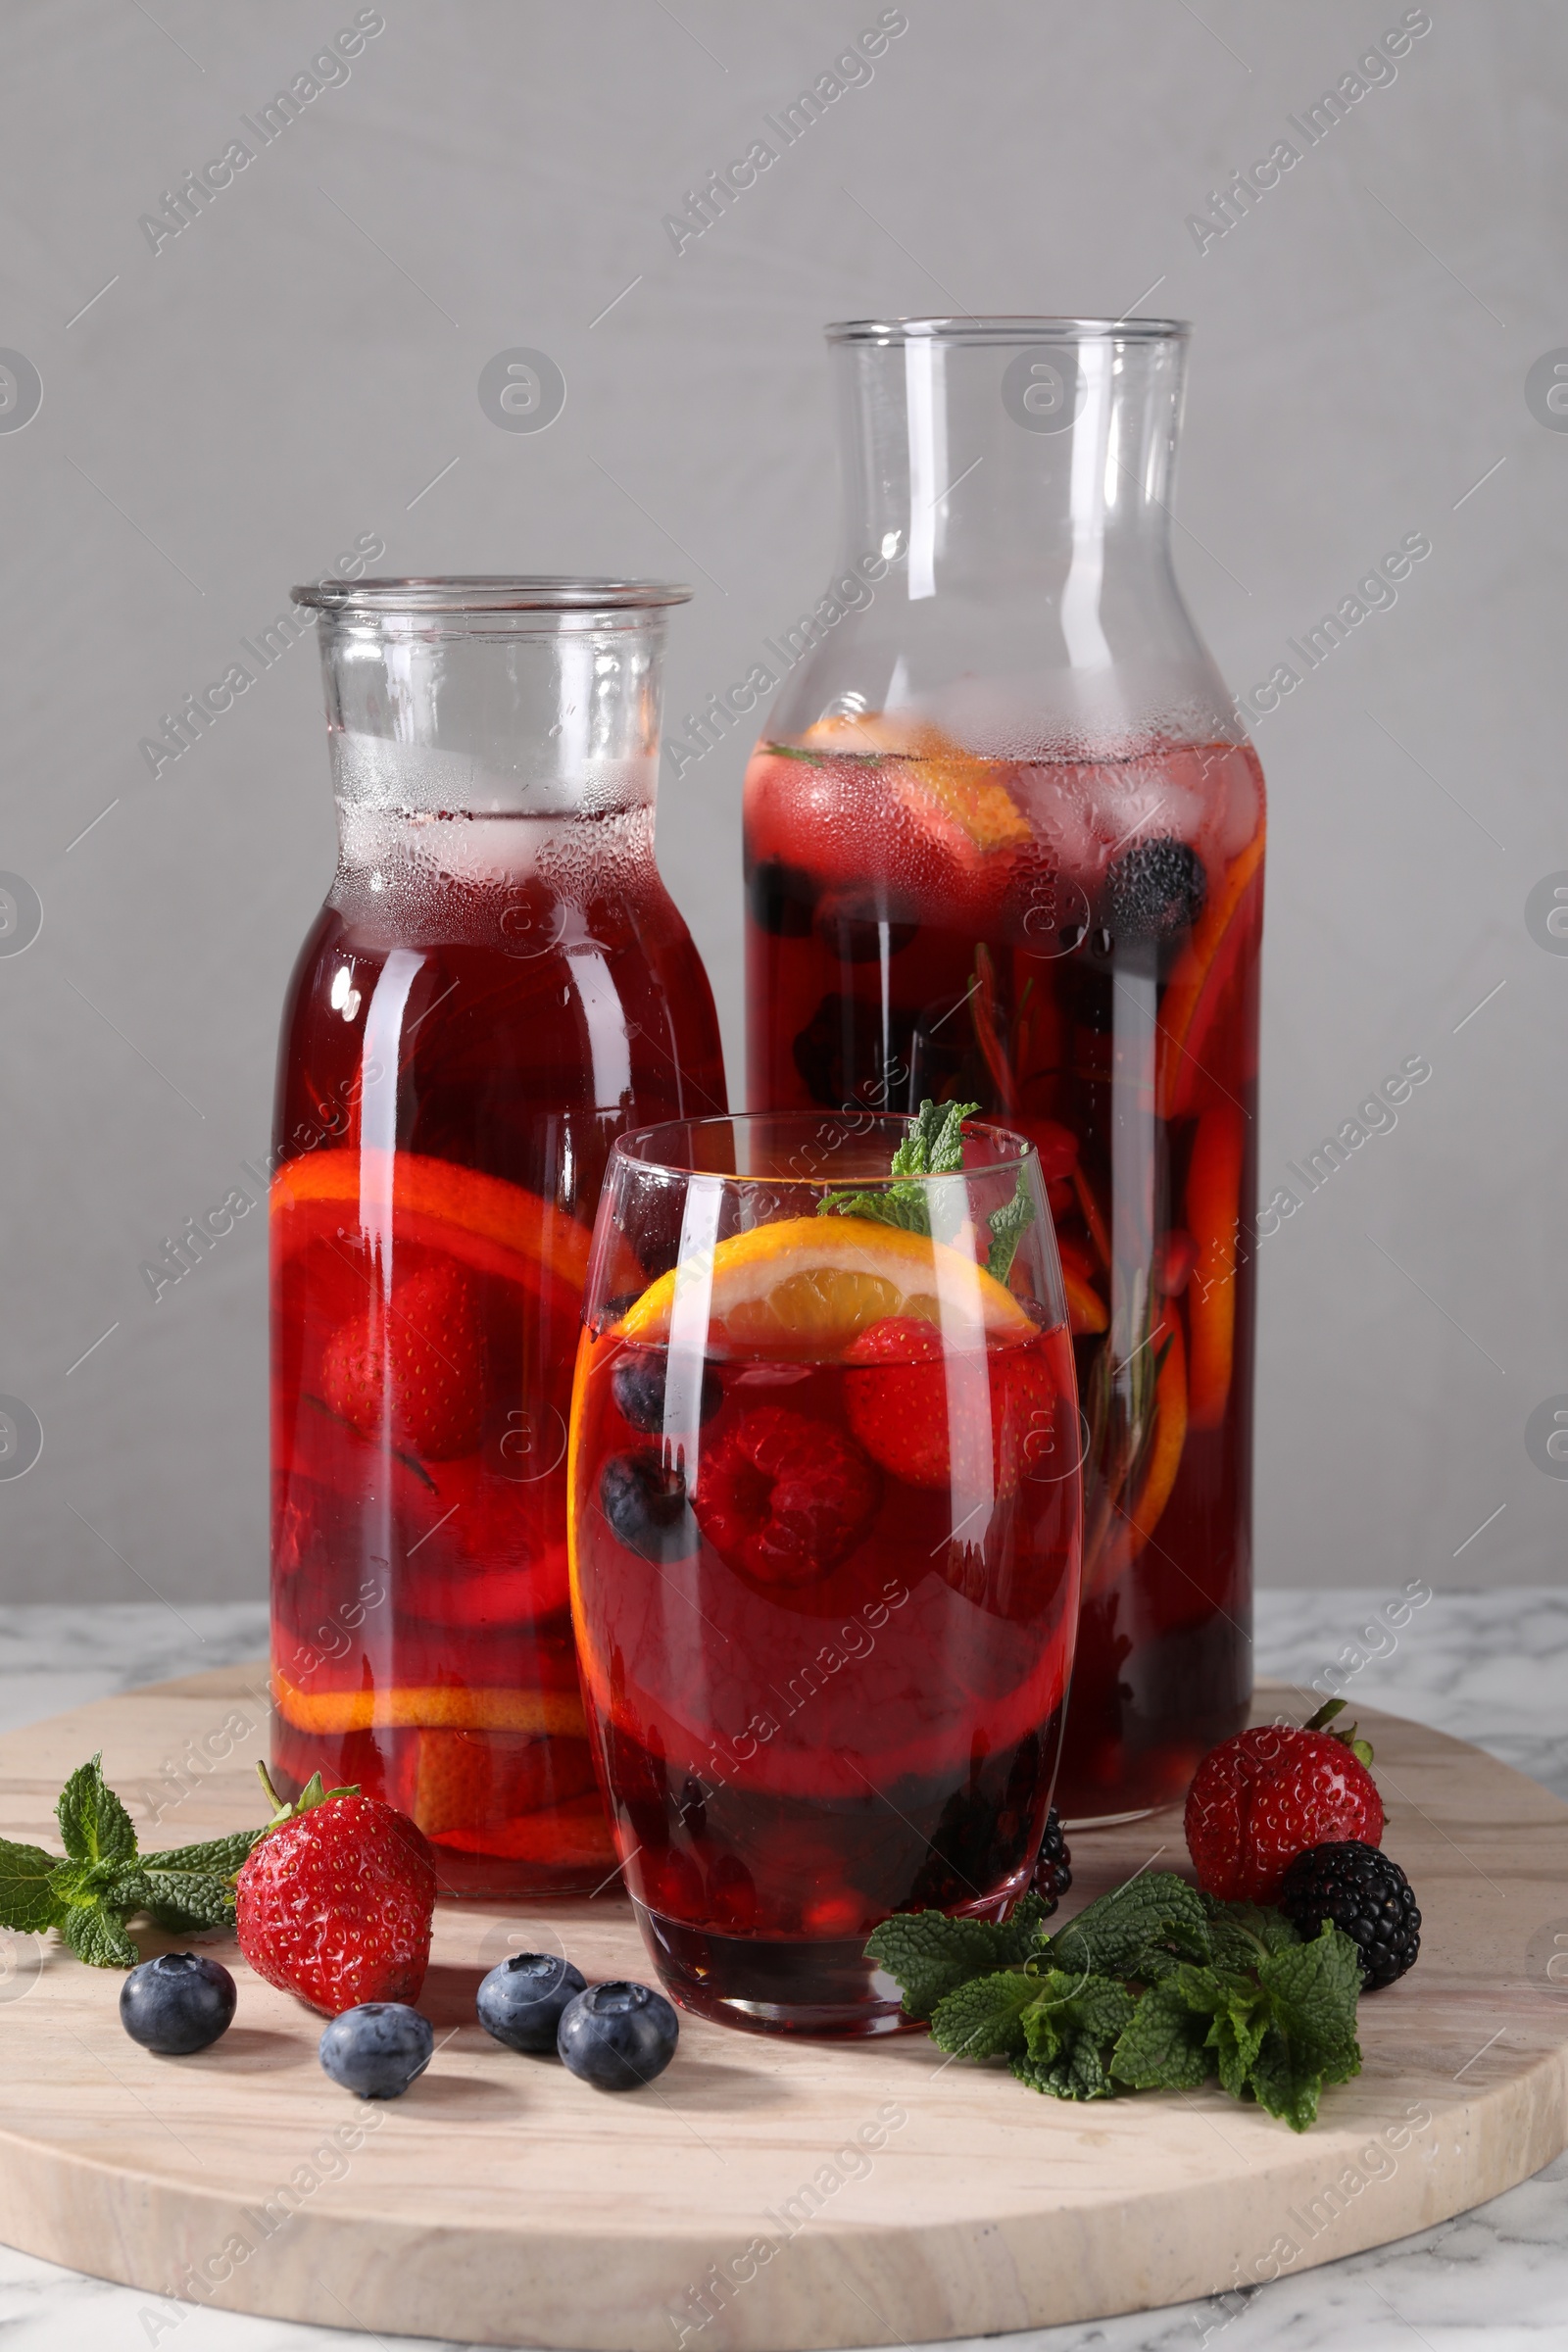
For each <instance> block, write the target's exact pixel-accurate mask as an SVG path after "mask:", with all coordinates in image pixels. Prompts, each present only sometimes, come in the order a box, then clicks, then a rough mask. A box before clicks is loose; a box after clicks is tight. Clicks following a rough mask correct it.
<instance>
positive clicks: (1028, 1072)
mask: <svg viewBox="0 0 1568 2352" xmlns="http://www.w3.org/2000/svg"><path fill="white" fill-rule="evenodd" d="M828 333H829V339H830V342H831V343H832V345H833V348H834V356H835V363H836V366H837V369H838V373H839V389H840V393H841V400H842V409H843V419H844V434H843V447H844V463H845V479H846V487H847V494H848V536H847V539H846V542H845V547H844V554H843V559H842V562H841V564H840V566H839V569H838V570H837V572H836V573H835V575H834V577H833V579H832V581H831V582H830V586H829V591H828V594H827V596H826V597H825V598H824V599H823V600H822V601H821V602H820V603H819V604H818V606H817V607H816V608H815V609H814V613H808V614H804V615H803V616H802V620H801V623H800V626H799V628H798V629H797V630H796V631H793V632H790V631H787V632H784V633H783V635H782V637H781V639H780V641H779V643H780V646H781V647H784V648H787V649H788V652H789V654H790V655H791V657H792V659H791V662H790V665H789V669H790V674H789V676H788V679H787V682H786V683H784V684H783V685H782V688H781V692H780V694H779V697H778V699H777V701H776V703H775V704H774V706H773V709H772V711H770V713H769V720H768V725H767V729H766V733H765V735H764V737H763V739H762V741H761V742H760V745H759V746H758V749H757V751H756V753H755V755H754V757H753V760H752V763H751V766H750V769H749V771H748V774H747V780H746V876H747V892H748V931H747V958H748V962H747V970H748V1004H749V1049H750V1051H749V1066H750V1101H751V1103H752V1104H753V1106H754V1107H755V1108H758V1109H778V1110H782V1109H787V1108H805V1107H807V1106H809V1105H812V1104H816V1105H820V1106H821V1107H822V1108H823V1109H824V1110H825V1111H827V1112H829V1113H832V1112H835V1111H838V1110H839V1109H840V1108H841V1107H842V1106H843V1105H845V1104H852V1103H858V1102H862V1101H875V1102H876V1103H879V1104H881V1105H884V1106H885V1107H887V1108H888V1109H890V1110H891V1109H908V1108H912V1107H913V1105H914V1104H915V1103H918V1102H919V1101H921V1100H922V1099H923V1098H924V1097H926V1096H931V1097H934V1098H936V1099H937V1100H938V1101H943V1100H947V1099H956V1098H962V1099H963V1100H965V1101H968V1102H974V1103H979V1104H980V1105H981V1109H982V1114H983V1115H984V1116H986V1117H992V1118H995V1119H997V1120H999V1121H1000V1122H1002V1123H1003V1124H1004V1125H1005V1126H1007V1127H1009V1128H1012V1129H1015V1130H1016V1131H1017V1132H1018V1133H1020V1134H1021V1135H1024V1136H1026V1137H1027V1138H1028V1139H1029V1140H1030V1141H1031V1142H1032V1143H1033V1144H1034V1146H1035V1148H1036V1150H1037V1151H1038V1152H1039V1155H1040V1160H1041V1167H1042V1172H1043V1175H1044V1177H1045V1180H1046V1186H1047V1192H1048V1196H1049V1199H1050V1202H1051V1206H1052V1209H1053V1211H1054V1216H1055V1220H1056V1228H1057V1237H1058V1242H1059V1246H1060V1254H1061V1260H1062V1265H1063V1270H1064V1274H1065V1279H1066V1293H1067V1299H1068V1303H1069V1309H1070V1314H1071V1324H1072V1332H1073V1338H1074V1342H1075V1346H1076V1352H1077V1364H1078V1378H1079V1386H1080V1391H1081V1394H1082V1397H1083V1403H1084V1408H1085V1413H1086V1418H1087V1423H1088V1430H1089V1437H1088V1450H1087V1455H1086V1460H1085V1467H1084V1507H1085V1523H1084V1559H1083V1611H1082V1617H1081V1622H1080V1627H1079V1635H1078V1651H1077V1663H1076V1666H1075V1669H1074V1676H1073V1695H1072V1707H1071V1711H1070V1714H1069V1718H1068V1724H1067V1733H1066V1741H1065V1746H1064V1751H1063V1758H1062V1771H1061V1781H1060V1786H1059V1789H1058V1795H1057V1802H1058V1805H1059V1806H1060V1809H1061V1811H1062V1812H1063V1814H1064V1815H1066V1816H1068V1817H1069V1818H1071V1819H1076V1820H1078V1821H1079V1822H1087V1821H1094V1820H1107V1819H1110V1820H1113V1819H1116V1818H1123V1817H1126V1816H1128V1815H1132V1814H1136V1813H1138V1812H1140V1811H1144V1810H1147V1809H1149V1808H1151V1807H1152V1806H1155V1805H1159V1804H1163V1803H1168V1802H1170V1801H1172V1800H1174V1799H1178V1798H1180V1797H1181V1795H1182V1794H1183V1792H1184V1791H1185V1789H1186V1787H1187V1784H1188V1782H1189V1780H1190V1779H1191V1776H1192V1772H1193V1769H1194V1767H1195V1765H1196V1763H1197V1761H1198V1759H1199V1757H1200V1756H1201V1754H1202V1753H1203V1752H1204V1751H1205V1750H1206V1749H1207V1748H1208V1747H1210V1746H1211V1745H1213V1744H1214V1742H1215V1741H1217V1740H1221V1739H1223V1738H1225V1737H1226V1736H1227V1735H1228V1734H1230V1733H1232V1732H1234V1731H1236V1730H1238V1729H1239V1728H1240V1726H1241V1725H1242V1724H1243V1723H1245V1722H1246V1720H1247V1713H1248V1702H1249V1698H1250V1691H1251V1571H1252V1559H1251V1446H1252V1328H1253V1267H1252V1264H1251V1252H1250V1247H1249V1242H1250V1225H1251V1209H1252V1203H1253V1201H1254V1200H1255V1198H1256V1191H1255V1188H1256V1125H1255V1116H1256V1105H1257V1045H1258V968H1259V956H1260V948H1261V934H1262V898H1263V844H1264V794H1263V779H1262V774H1261V771H1260V769H1259V767H1258V762H1257V758H1256V755H1255V753H1254V752H1253V750H1252V748H1251V745H1250V742H1249V740H1248V736H1247V731H1246V728H1245V725H1244V724H1243V722H1242V719H1241V716H1240V714H1239V711H1238V710H1237V707H1236V706H1235V704H1234V703H1233V701H1232V699H1231V697H1230V696H1229V695H1228V694H1227V693H1226V691H1225V689H1224V687H1223V686H1222V684H1221V683H1220V680H1219V678H1218V677H1217V675H1216V674H1215V671H1214V668H1213V665H1212V663H1211V662H1210V660H1209V658H1208V655H1207V653H1206V652H1205V651H1204V649H1203V646H1202V645H1201V641H1200V639H1199V637H1198V635H1197V632H1196V630H1195V628H1194V626H1193V623H1192V620H1191V617H1190V615H1189V613H1188V612H1187V609H1186V607H1185V605H1184V604H1183V602H1182V599H1181V595H1180V592H1179V590H1178V588H1177V585H1176V580H1175V576H1174V573H1173V570H1172V567H1171V558H1170V500H1171V497H1172V478H1171V477H1172V468H1173V464H1174V457H1175V446H1176V435H1177V429H1178V425H1179V420H1180V411H1181V393H1182V376H1183V364H1184V356H1185V341H1186V329H1185V328H1184V327H1183V326H1182V325H1181V324H1180V323H1179V322H1176V321H1172V320H1169V319H1115V320H1112V319H1101V320H1095V319H902V320H893V321H863V322H858V323H854V324H848V325H844V326H836V327H831V328H830V329H829V330H828Z"/></svg>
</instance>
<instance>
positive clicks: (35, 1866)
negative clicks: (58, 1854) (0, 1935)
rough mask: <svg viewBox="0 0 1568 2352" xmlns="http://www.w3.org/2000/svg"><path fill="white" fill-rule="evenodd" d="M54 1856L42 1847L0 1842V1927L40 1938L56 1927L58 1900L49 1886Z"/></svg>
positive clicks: (58, 1915) (6, 1841) (58, 1916)
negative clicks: (46, 1931) (47, 1929)
mask: <svg viewBox="0 0 1568 2352" xmlns="http://www.w3.org/2000/svg"><path fill="white" fill-rule="evenodd" d="M54 1867H55V1857H54V1855H53V1854H46V1853H45V1852H44V1850H43V1848H42V1847H41V1846H37V1845H14V1844H13V1843H12V1841H11V1839H10V1838H0V1927H5V1928H14V1929H15V1930H16V1931H17V1933H18V1934H19V1935H22V1936H41V1935H42V1934H43V1933H44V1931H45V1929H46V1928H52V1927H55V1926H56V1925H58V1923H59V1919H60V1911H61V1905H60V1898H59V1896H58V1895H57V1894H56V1893H55V1890H54V1888H53V1887H51V1886H50V1884H49V1874H50V1872H51V1871H52V1870H53V1869H54Z"/></svg>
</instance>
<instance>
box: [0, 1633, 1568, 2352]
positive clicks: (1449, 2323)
mask: <svg viewBox="0 0 1568 2352" xmlns="http://www.w3.org/2000/svg"><path fill="white" fill-rule="evenodd" d="M1394 1598H1395V1594H1394V1593H1392V1592H1391V1593H1389V1594H1387V1595H1385V1594H1383V1593H1379V1592H1377V1591H1375V1590H1373V1591H1368V1592H1360V1591H1358V1592H1354V1593H1350V1592H1325V1593H1264V1594H1262V1595H1261V1596H1260V1599H1259V1606H1258V1667H1259V1671H1260V1672H1263V1673H1268V1674H1277V1675H1284V1676H1286V1677H1288V1678H1289V1679H1290V1680H1292V1681H1295V1682H1299V1683H1300V1684H1301V1685H1302V1686H1303V1687H1310V1686H1311V1685H1312V1684H1313V1683H1314V1682H1315V1681H1318V1680H1319V1679H1320V1678H1323V1677H1324V1676H1325V1675H1326V1674H1327V1673H1328V1670H1329V1669H1331V1668H1333V1667H1335V1666H1336V1664H1337V1663H1338V1665H1339V1668H1340V1672H1341V1674H1342V1676H1343V1674H1344V1672H1345V1670H1346V1668H1347V1667H1348V1665H1349V1664H1350V1661H1351V1659H1352V1658H1353V1657H1354V1656H1355V1655H1356V1654H1360V1655H1362V1656H1364V1657H1366V1658H1367V1662H1366V1663H1365V1664H1364V1665H1363V1666H1361V1667H1360V1668H1359V1669H1357V1670H1355V1671H1353V1672H1352V1673H1351V1675H1350V1679H1349V1680H1348V1682H1344V1683H1343V1686H1342V1687H1343V1688H1344V1690H1345V1692H1346V1695H1347V1697H1348V1699H1349V1700H1350V1702H1351V1704H1352V1706H1353V1705H1355V1704H1357V1703H1359V1704H1364V1705H1367V1706H1374V1705H1375V1706H1382V1707H1387V1708H1388V1709H1389V1710H1390V1711H1391V1712H1392V1713H1394V1714H1398V1715H1408V1716H1412V1717H1414V1718H1415V1719H1416V1720H1417V1721H1419V1722H1423V1723H1431V1724H1434V1725H1436V1726H1438V1727H1439V1728H1440V1729H1442V1730H1444V1731H1446V1732H1451V1733H1453V1734H1455V1735H1456V1736H1457V1737H1459V1738H1461V1739H1466V1740H1475V1741H1476V1742H1477V1743H1478V1745H1480V1746H1482V1747H1485V1748H1488V1749H1490V1750H1491V1752H1492V1753H1493V1754H1494V1755H1496V1756H1500V1757H1501V1758H1502V1759H1503V1760H1504V1761H1505V1762H1506V1763H1509V1764H1512V1765H1513V1766H1514V1767H1515V1768H1516V1769H1517V1770H1519V1771H1521V1772H1527V1773H1530V1774H1532V1775H1533V1776H1534V1777H1535V1778H1536V1779H1537V1780H1540V1781H1542V1782H1544V1784H1545V1785H1546V1787H1547V1788H1550V1789H1555V1790H1556V1791H1557V1792H1558V1794H1559V1795H1562V1796H1564V1797H1568V1703H1565V1699H1564V1690H1563V1681H1564V1673H1565V1670H1568V1595H1562V1596H1559V1595H1558V1594H1556V1593H1547V1592H1542V1591H1529V1592H1514V1593H1487V1594H1469V1593H1450V1594H1442V1595H1439V1596H1438V1597H1436V1598H1433V1599H1431V1600H1429V1601H1427V1602H1426V1603H1425V1604H1424V1605H1423V1606H1421V1607H1419V1608H1418V1609H1417V1610H1416V1611H1415V1612H1414V1613H1413V1614H1412V1615H1411V1616H1410V1617H1409V1620H1408V1623H1406V1624H1405V1625H1404V1626H1403V1627H1402V1628H1401V1629H1400V1630H1398V1631H1397V1633H1396V1632H1393V1631H1392V1630H1391V1629H1390V1627H1389V1625H1388V1621H1387V1619H1386V1618H1383V1617H1381V1616H1380V1614H1379V1612H1380V1609H1381V1607H1382V1605H1383V1604H1384V1603H1385V1602H1386V1601H1389V1600H1393V1599H1394ZM265 1645H266V1612H265V1610H263V1609H262V1608H260V1607H255V1606H252V1605H250V1604H248V1603H246V1604H233V1605H225V1606H199V1605H191V1606H188V1607H186V1608H184V1609H183V1610H182V1611H180V1612H179V1613H178V1615H177V1616H176V1615H175V1614H174V1613H172V1611H170V1610H168V1609H165V1608H161V1607H158V1606H155V1605H152V1604H149V1605H147V1606H145V1607H143V1606H140V1605H127V1606H123V1607H115V1608H99V1609H92V1610H88V1609H73V1608H0V1728H3V1729H10V1728H13V1727H15V1726H17V1725H21V1724H25V1723H28V1722H33V1721H36V1720H37V1718H38V1717H40V1716H42V1715H49V1714H56V1713H59V1712H60V1711H61V1710H63V1709H64V1708H66V1707H68V1706H72V1705H74V1704H76V1703H78V1702H80V1701H84V1700H86V1699H89V1698H93V1697H97V1696H100V1695H102V1694H103V1693H105V1692H107V1691H122V1690H129V1689H131V1688H133V1687H134V1686H135V1685H136V1684H138V1683H147V1682H156V1681H159V1680H161V1679H163V1678H164V1677H167V1676H171V1675H175V1674H189V1673H194V1672H197V1671H198V1670H199V1669H200V1668H202V1667H204V1666H220V1665H223V1664H225V1663H228V1662H230V1661H232V1660H235V1659H239V1658H245V1657H253V1656H255V1655H257V1654H258V1653H259V1652H260V1651H261V1650H262V1649H263V1648H264V1647H265ZM1373 1651H1381V1652H1383V1653H1384V1654H1382V1655H1380V1656H1372V1655H1370V1654H1369V1653H1371V1652H1373ZM3 2230H4V2216H3V2215H0V2233H3ZM983 2340H984V2343H985V2344H986V2345H988V2346H990V2347H993V2348H994V2352H1026V2348H1027V2352H1091V2347H1093V2352H1201V2348H1202V2347H1203V2346H1205V2345H1214V2344H1218V2345H1219V2346H1221V2348H1222V2352H1263V2347H1269V2348H1270V2352H1273V2348H1274V2347H1289V2352H1319V2348H1320V2347H1321V2348H1322V2352H1330V2348H1332V2352H1413V2347H1415V2346H1419V2345H1423V2344H1424V2345H1426V2346H1427V2347H1429V2352H1523V2348H1524V2347H1525V2346H1527V2345H1528V2346H1531V2347H1535V2348H1537V2352H1540V2348H1541V2347H1545V2346H1558V2345H1562V2346H1568V2156H1565V2157H1562V2158H1560V2159H1559V2160H1558V2161H1557V2163H1555V2164H1552V2165H1548V2166H1547V2168H1546V2169H1545V2171H1544V2172H1543V2173H1540V2174H1538V2175H1537V2176H1536V2178H1535V2179H1534V2180H1528V2181H1526V2182H1525V2183H1524V2184H1523V2185H1522V2186H1521V2187H1519V2188H1515V2189H1511V2190H1509V2192H1508V2193H1507V2195H1506V2196H1501V2197H1496V2198H1495V2199H1494V2200H1493V2202H1492V2203H1491V2204H1490V2205H1484V2206H1481V2207H1479V2208H1478V2209H1477V2211H1475V2212H1474V2213H1469V2214H1465V2215H1462V2216H1461V2217H1460V2218H1459V2219H1458V2220H1457V2221H1452V2222H1446V2223H1445V2224H1444V2225H1443V2226H1442V2227H1441V2228H1439V2229H1429V2230H1425V2231H1423V2232H1422V2234H1421V2235H1420V2236H1417V2237H1408V2238H1403V2239H1401V2240H1400V2241H1399V2242H1398V2243H1397V2244H1396V2245H1392V2246H1384V2247H1380V2248H1378V2249H1376V2250H1375V2251H1373V2252H1371V2253H1367V2254H1357V2255H1352V2256H1350V2257H1349V2258H1348V2260H1347V2261H1344V2262H1338V2263H1333V2264H1330V2265H1328V2266H1326V2267H1325V2268H1323V2269H1321V2270H1315V2271H1306V2272H1303V2273H1302V2274H1301V2276H1300V2277H1299V2278H1281V2279H1278V2280H1276V2281H1275V2282H1274V2283H1273V2284H1272V2285H1269V2286H1264V2287H1259V2288H1256V2289H1254V2290H1253V2291H1252V2293H1251V2294H1250V2296H1249V2297H1248V2298H1247V2300H1246V2301H1245V2303H1244V2302H1242V2301H1241V2299H1240V2298H1238V2297H1230V2298H1227V2300H1226V2301H1225V2302H1224V2303H1219V2302H1209V2303H1187V2304H1182V2305H1181V2306H1179V2307H1175V2308H1172V2309H1170V2310H1168V2311H1163V2312H1145V2313H1141V2314H1136V2315H1134V2316H1132V2317H1130V2318H1126V2319H1120V2320H1103V2321H1099V2322H1097V2323H1095V2324H1094V2325H1093V2326H1091V2327H1052V2328H1045V2329H1041V2330H1037V2331H1035V2332H1034V2333H1031V2334H1026V2335H1011V2336H989V2337H986V2338H985V2339H983ZM0 2341H3V2343H4V2346H5V2348H6V2352H79V2348H80V2347H82V2346H84V2345H90V2346H91V2347H92V2348H93V2352H146V2347H147V2346H148V2345H149V2344H156V2345H172V2346H173V2347H174V2352H365V2347H366V2346H367V2344H368V2343H371V2342H376V2343H384V2342H385V2341H386V2339H385V2338H382V2337H368V2336H365V2335H363V2334H361V2333H359V2332H358V2331H356V2330H349V2329H341V2328H337V2327H295V2326H291V2325H288V2324H285V2323H280V2322H277V2321H273V2320H254V2319H243V2318H234V2317H232V2316H230V2315H227V2314H223V2313H218V2312H209V2311H204V2310H200V2309H197V2308H190V2309H189V2310H188V2311H187V2312H186V2314H185V2316H184V2317H183V2318H182V2319H181V2320H180V2321H179V2323H178V2325H177V2327H172V2328H170V2327H167V2325H165V2324H164V2323H163V2321H162V2315H161V2314H160V2313H159V2311H158V2310H157V2308H156V2307H155V2306H154V2305H153V2304H152V2302H151V2300H150V2298H148V2297H147V2296H145V2295H142V2294H138V2293H136V2292H135V2291H134V2290H132V2289H130V2288H128V2287H121V2286H111V2285H109V2284H107V2283H106V2282H105V2281H104V2280H102V2279H99V2278H85V2277H83V2276H82V2275H81V2274H80V2273H78V2272H74V2271H65V2270H61V2269H58V2268H57V2267H56V2266H55V2265H54V2264H52V2263H47V2262H37V2261H35V2260H34V2259H33V2258H32V2257H31V2256H30V2255H26V2254H18V2253H15V2252H13V2251H12V2250H11V2249H9V2248H7V2247H4V2246H0ZM397 2345H398V2347H399V2352H421V2345H422V2352H436V2347H434V2346H433V2345H430V2344H428V2343H426V2342H425V2341H424V2339H420V2344H416V2343H415V2341H414V2339H412V2338H410V2337H406V2336H400V2337H399V2338H398V2339H397ZM445 2352H461V2348H460V2347H456V2346H448V2347H446V2348H445ZM948 2352H959V2347H957V2346H951V2347H948ZM962 2352H971V2348H970V2347H969V2346H965V2347H963V2348H962ZM972 2352H981V2339H975V2340H974V2343H973V2346H972Z"/></svg>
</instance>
